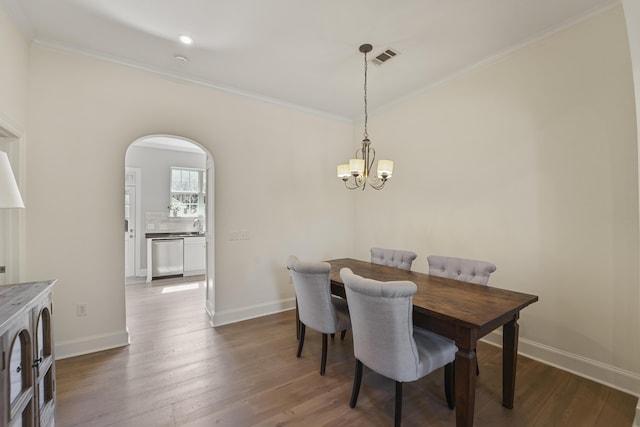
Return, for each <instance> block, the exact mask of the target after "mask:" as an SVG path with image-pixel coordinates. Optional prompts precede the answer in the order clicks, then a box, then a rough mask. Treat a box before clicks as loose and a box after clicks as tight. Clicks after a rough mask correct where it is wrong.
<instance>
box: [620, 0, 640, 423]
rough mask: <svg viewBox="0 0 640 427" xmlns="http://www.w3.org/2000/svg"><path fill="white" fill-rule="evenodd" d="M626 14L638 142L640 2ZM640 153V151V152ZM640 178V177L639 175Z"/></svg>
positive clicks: (627, 6)
mask: <svg viewBox="0 0 640 427" xmlns="http://www.w3.org/2000/svg"><path fill="white" fill-rule="evenodd" d="M622 3H623V5H624V15H625V22H626V24H627V35H628V36H629V50H630V54H631V61H632V69H633V82H634V93H635V105H636V111H635V112H636V143H637V138H638V135H640V3H638V2H637V1H636V0H624V1H623V2H622ZM639 154H640V153H639ZM639 178H640V177H639ZM633 425H634V426H640V401H638V405H637V407H636V418H635V420H634V423H633Z"/></svg>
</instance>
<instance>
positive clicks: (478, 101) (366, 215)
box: [356, 7, 640, 394]
mask: <svg viewBox="0 0 640 427" xmlns="http://www.w3.org/2000/svg"><path fill="white" fill-rule="evenodd" d="M635 126H636V122H635V115H634V97H633V85H632V77H631V65H630V58H629V47H628V43H627V37H626V33H625V23H624V16H623V12H622V9H621V8H620V7H616V8H614V9H612V10H609V11H607V12H605V13H603V14H601V15H598V16H596V17H593V18H591V19H589V20H587V21H585V22H582V23H580V24H578V25H576V26H573V27H571V28H569V29H566V30H565V31H561V32H559V33H556V34H554V35H552V36H551V37H548V38H546V39H544V40H541V41H540V42H538V43H535V44H533V45H530V46H528V47H525V48H524V49H521V50H519V51H517V52H515V53H513V54H511V55H509V56H507V57H504V58H502V59H500V60H499V61H497V62H495V63H493V64H492V65H489V66H486V67H484V68H482V69H478V70H476V71H474V72H471V73H468V74H466V75H464V76H462V77H460V78H457V79H455V80H453V81H450V82H448V83H446V84H443V85H441V86H440V87H437V88H433V89H431V90H428V91H425V92H424V93H422V94H420V95H418V96H415V97H413V98H412V99H409V100H406V102H404V103H402V104H400V105H397V106H395V107H393V108H390V109H388V110H387V111H384V112H382V113H380V114H378V115H375V116H374V117H372V118H371V119H370V134H371V139H372V141H373V143H374V144H375V145H376V148H377V149H378V153H384V155H385V156H389V157H391V158H394V160H395V161H396V170H395V171H394V177H393V180H392V182H390V184H389V186H388V188H386V189H385V190H384V191H383V192H382V193H375V194H372V193H364V194H361V195H359V196H358V198H359V200H358V202H359V203H358V204H357V212H356V216H357V217H358V218H359V221H358V222H357V239H358V241H359V245H358V251H359V252H358V253H357V255H358V256H359V257H361V258H364V257H366V256H367V255H368V254H367V250H366V249H367V248H368V247H369V246H373V245H377V246H385V247H399V248H406V249H410V250H414V251H416V252H417V253H418V254H419V257H418V258H417V260H416V261H415V262H414V266H415V269H417V270H420V271H427V269H428V266H427V259H426V257H427V255H429V254H441V255H451V256H461V257H468V258H476V259H483V260H489V261H492V262H494V263H495V264H496V265H497V267H498V268H497V271H496V272H495V273H494V275H492V277H491V280H490V284H491V285H493V286H497V287H503V288H508V289H513V290H517V291H522V292H526V293H532V294H535V295H538V296H539V298H540V301H539V302H537V303H535V304H534V305H532V306H530V307H529V308H527V309H525V310H524V311H523V312H522V316H521V321H520V325H521V327H520V337H521V338H522V341H523V342H522V343H521V346H520V350H521V351H522V352H523V353H525V354H529V355H532V356H534V357H537V358H541V359H544V360H545V361H547V362H548V363H552V364H557V365H559V366H563V367H564V368H566V369H570V370H575V371H578V372H581V373H582V374H583V375H588V376H592V377H594V378H598V379H599V380H600V381H603V382H609V383H613V384H615V385H616V386H618V387H619V388H623V389H626V390H631V391H633V392H634V393H636V394H640V358H638V355H639V354H640V330H639V317H638V313H639V310H638V308H639V298H638V296H639V282H638V177H637V164H638V160H637V159H638V157H637V147H636V129H635Z"/></svg>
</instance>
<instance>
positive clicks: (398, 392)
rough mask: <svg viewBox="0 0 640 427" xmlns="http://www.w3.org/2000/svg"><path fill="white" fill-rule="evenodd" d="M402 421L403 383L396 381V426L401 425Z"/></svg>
mask: <svg viewBox="0 0 640 427" xmlns="http://www.w3.org/2000/svg"><path fill="white" fill-rule="evenodd" d="M401 422H402V383H401V382H400V381H396V415H395V422H394V425H395V427H400V424H401Z"/></svg>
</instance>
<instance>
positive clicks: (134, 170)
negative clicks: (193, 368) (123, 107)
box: [124, 135, 215, 315]
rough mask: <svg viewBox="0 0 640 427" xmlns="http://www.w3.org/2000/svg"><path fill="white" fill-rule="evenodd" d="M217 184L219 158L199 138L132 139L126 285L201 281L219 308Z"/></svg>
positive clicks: (126, 196) (210, 304) (126, 211)
mask: <svg viewBox="0 0 640 427" xmlns="http://www.w3.org/2000/svg"><path fill="white" fill-rule="evenodd" d="M214 188H215V187H214V162H213V158H212V156H211V154H210V153H209V152H208V150H207V149H206V148H204V147H203V146H202V145H200V144H198V143H197V142H195V141H192V140H189V139H187V138H183V137H179V136H173V135H148V136H145V137H142V138H138V139H137V140H135V141H134V142H132V143H131V145H130V146H129V148H128V149H127V153H126V156H125V188H124V246H125V248H124V253H125V263H124V264H125V271H124V276H125V278H124V280H125V285H135V284H141V283H146V284H148V285H156V284H158V285H160V284H163V283H166V282H167V280H168V279H171V280H170V282H171V283H173V284H174V285H175V284H176V283H191V282H201V283H203V287H204V288H205V298H206V303H205V306H206V309H207V311H208V312H209V314H210V315H211V313H213V311H214V310H213V307H214V298H215V292H214V265H215V263H214V260H215V257H214V243H213V235H214V216H213V213H214V209H213V200H214V197H213V189H214ZM173 289H174V291H175V290H177V289H178V288H173Z"/></svg>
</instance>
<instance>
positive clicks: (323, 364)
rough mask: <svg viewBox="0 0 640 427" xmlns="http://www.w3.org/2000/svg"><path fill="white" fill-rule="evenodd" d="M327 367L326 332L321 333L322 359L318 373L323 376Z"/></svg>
mask: <svg viewBox="0 0 640 427" xmlns="http://www.w3.org/2000/svg"><path fill="white" fill-rule="evenodd" d="M326 367H327V334H322V359H321V360H320V375H322V376H324V370H325V368H326Z"/></svg>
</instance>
